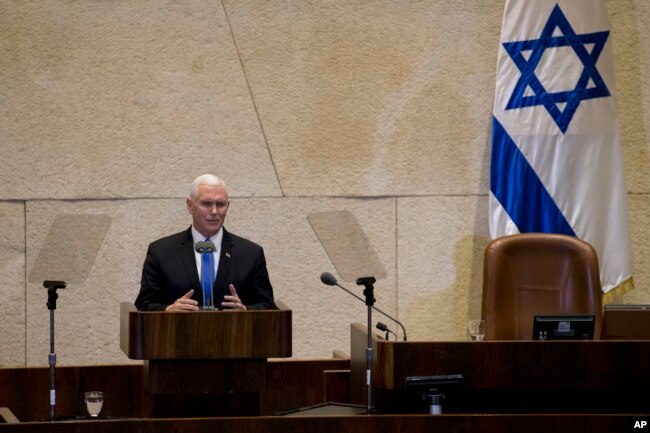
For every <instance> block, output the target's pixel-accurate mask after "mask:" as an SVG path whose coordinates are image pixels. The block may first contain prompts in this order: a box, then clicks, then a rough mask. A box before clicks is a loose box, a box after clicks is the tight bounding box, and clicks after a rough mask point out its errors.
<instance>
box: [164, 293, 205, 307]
mask: <svg viewBox="0 0 650 433" xmlns="http://www.w3.org/2000/svg"><path fill="white" fill-rule="evenodd" d="M193 294H194V289H192V290H190V291H189V292H187V293H186V294H184V295H183V296H181V297H180V298H178V299H177V300H176V302H174V303H173V304H171V305H168V306H167V308H165V311H198V310H199V303H198V302H197V301H195V300H194V299H190V298H191V297H192V295H193Z"/></svg>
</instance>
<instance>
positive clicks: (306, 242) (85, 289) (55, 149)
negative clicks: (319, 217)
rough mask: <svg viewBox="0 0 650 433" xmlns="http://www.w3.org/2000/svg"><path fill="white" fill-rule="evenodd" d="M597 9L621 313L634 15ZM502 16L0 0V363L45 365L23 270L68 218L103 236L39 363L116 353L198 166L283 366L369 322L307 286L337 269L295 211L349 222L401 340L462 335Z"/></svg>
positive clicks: (81, 361) (391, 8)
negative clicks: (286, 359)
mask: <svg viewBox="0 0 650 433" xmlns="http://www.w3.org/2000/svg"><path fill="white" fill-rule="evenodd" d="M606 4H607V8H608V11H609V15H610V21H611V28H612V34H611V37H612V39H611V43H612V44H613V52H614V56H615V58H614V62H615V63H614V64H615V74H616V88H615V91H616V96H617V100H618V104H619V109H620V117H621V127H622V136H623V145H624V155H625V170H626V173H625V174H626V179H627V187H628V196H629V203H630V214H631V227H632V249H633V258H634V264H633V266H634V278H635V281H636V288H635V289H633V290H631V291H630V292H628V293H626V294H625V295H623V296H622V297H621V298H620V299H619V301H620V302H626V303H650V271H649V270H648V269H649V265H650V255H649V254H648V245H649V241H650V230H649V227H650V170H648V168H649V167H650V161H649V156H648V153H649V148H650V139H649V137H648V128H649V127H650V60H648V59H650V27H649V26H648V25H647V23H648V22H650V2H648V1H647V0H608V1H607V2H606ZM503 6H504V0H489V1H488V0H454V1H449V0H425V1H395V0H374V1H358V0H353V1H350V0H313V1H312V0H307V1H302V0H301V1H284V0H263V1H262V0H222V1H216V0H212V1H210V0H176V1H171V0H167V1H160V0H128V1H126V0H114V1H110V2H107V1H99V0H87V1H83V2H74V1H68V0H48V1H44V0H22V1H20V2H16V1H5V2H1V3H0V110H1V112H2V114H1V116H0V153H1V157H2V161H3V165H4V167H5V169H4V170H1V171H0V219H1V220H2V224H1V225H0V280H1V281H2V284H0V298H1V299H2V302H0V317H1V319H0V366H38V365H47V359H48V356H47V354H48V353H49V329H50V328H49V311H48V309H47V307H46V305H45V304H46V301H47V293H46V290H45V289H44V288H43V287H42V285H41V284H40V283H39V282H33V281H30V280H29V274H30V272H31V271H32V266H33V264H34V262H35V261H36V257H37V256H38V253H39V251H40V249H41V246H42V245H43V242H44V241H45V239H46V236H47V233H48V231H49V229H50V227H51V225H52V223H53V221H54V220H55V218H56V217H57V216H59V215H64V214H105V215H108V216H109V217H110V218H111V224H110V226H109V228H108V231H107V233H106V236H105V239H104V242H103V244H102V245H101V248H100V250H99V252H98V254H97V257H96V259H95V262H94V265H93V266H92V268H91V269H90V270H89V272H88V275H87V278H86V279H85V281H83V282H80V283H76V284H69V285H68V287H67V288H66V289H64V290H60V291H59V299H58V303H57V309H56V311H55V316H56V321H55V324H56V325H55V333H56V353H57V358H58V359H57V364H58V365H86V364H105V363H129V362H136V361H132V360H129V359H128V358H127V357H126V356H125V355H124V354H123V353H122V351H121V350H120V348H119V304H120V302H124V301H133V300H134V299H135V297H136V295H137V293H138V289H139V280H140V272H141V266H142V262H143V260H144V255H145V252H146V248H147V245H148V243H149V242H151V241H152V240H154V239H156V238H158V237H161V236H163V235H167V234H171V233H174V232H177V231H180V230H183V229H185V228H186V227H188V225H189V224H190V218H189V215H188V214H187V212H186V210H185V204H184V198H185V197H186V195H187V191H188V186H189V184H190V182H191V181H192V180H193V179H194V178H195V177H196V176H197V175H199V174H202V173H205V172H212V173H215V174H218V175H220V176H221V177H223V178H224V179H225V180H226V181H227V183H228V185H229V187H230V192H231V199H232V203H231V208H230V213H229V216H228V220H227V222H226V227H227V228H228V229H229V230H231V231H232V232H234V233H237V234H240V235H242V236H245V237H248V238H249V239H252V240H254V241H256V242H258V243H260V244H261V245H263V246H264V248H265V252H266V256H267V260H268V267H269V271H270V274H271V280H272V282H273V284H274V287H275V295H276V298H277V299H280V300H282V301H284V303H285V304H287V305H289V306H290V307H291V308H292V310H293V318H294V329H293V349H294V350H293V351H294V357H296V358H320V357H329V356H331V355H332V351H333V350H341V351H343V352H347V353H349V350H350V347H349V325H350V323H351V322H365V320H366V309H365V306H364V304H363V303H361V302H359V301H358V300H356V299H354V298H353V297H351V296H350V295H348V294H347V293H345V292H343V291H342V290H340V289H338V288H335V287H328V286H325V285H323V284H322V283H321V282H320V280H319V276H320V273H321V272H323V271H329V272H332V273H334V274H335V275H337V276H339V275H338V274H337V273H336V269H335V267H334V265H333V264H332V262H331V261H330V258H329V256H328V255H327V253H326V251H325V250H324V249H323V247H322V246H321V244H320V242H319V240H318V238H317V237H316V235H315V233H314V231H313V229H312V227H311V225H310V224H309V221H308V220H307V216H308V215H309V214H310V213H312V212H322V211H340V210H347V211H350V212H351V213H352V214H353V215H354V216H355V218H356V219H357V220H358V222H359V224H360V226H361V227H362V228H363V230H364V232H365V233H366V235H367V237H368V239H369V241H370V242H371V244H372V246H373V247H374V249H375V251H376V252H377V255H378V257H379V258H380V260H381V262H382V263H383V265H384V267H385V269H386V271H387V277H386V278H384V279H381V280H379V281H378V282H377V283H376V285H375V290H376V298H377V306H378V307H379V308H381V309H383V310H384V311H386V312H389V313H390V314H393V315H395V316H397V317H398V318H399V319H400V320H401V321H402V322H403V323H404V325H405V326H406V328H407V330H408V334H409V339H411V340H462V339H464V338H465V323H466V321H467V319H468V318H470V317H477V316H478V315H480V298H481V280H482V266H483V258H482V254H483V250H484V248H485V245H486V244H487V242H488V220H487V197H488V195H487V194H488V169H489V159H490V145H489V134H490V130H489V127H490V115H491V110H492V102H493V94H494V83H495V68H496V57H497V52H498V44H499V36H500V27H501V19H502V12H503ZM342 283H343V284H344V285H346V286H347V287H348V288H350V289H351V290H359V294H360V295H361V291H360V289H359V288H358V286H356V285H355V284H354V282H345V281H342ZM378 318H380V317H378ZM387 323H390V322H388V321H387Z"/></svg>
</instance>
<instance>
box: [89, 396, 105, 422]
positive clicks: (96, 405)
mask: <svg viewBox="0 0 650 433" xmlns="http://www.w3.org/2000/svg"><path fill="white" fill-rule="evenodd" d="M103 404H104V393H103V392H102V391H88V392H87V393H86V409H87V410H88V414H89V415H90V416H92V417H96V416H99V412H101V411H102V405H103Z"/></svg>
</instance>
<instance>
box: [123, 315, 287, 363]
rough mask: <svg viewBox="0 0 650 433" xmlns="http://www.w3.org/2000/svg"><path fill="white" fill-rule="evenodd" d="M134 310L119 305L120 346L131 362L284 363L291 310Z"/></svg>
mask: <svg viewBox="0 0 650 433" xmlns="http://www.w3.org/2000/svg"><path fill="white" fill-rule="evenodd" d="M278 306H280V307H282V308H280V309H278V310H251V311H202V312H191V313H169V312H161V311H137V310H136V309H135V307H134V306H133V304H131V303H128V302H123V303H122V304H121V305H120V347H121V348H122V351H124V353H125V354H126V355H127V356H128V357H129V358H131V359H227V358H285V357H290V356H291V338H292V334H291V310H289V309H286V307H284V305H283V304H281V303H278Z"/></svg>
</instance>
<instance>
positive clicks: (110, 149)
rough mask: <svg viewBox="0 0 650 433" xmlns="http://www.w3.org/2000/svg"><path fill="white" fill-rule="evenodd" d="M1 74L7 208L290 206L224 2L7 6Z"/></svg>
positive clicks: (0, 133)
mask: <svg viewBox="0 0 650 433" xmlns="http://www.w3.org/2000/svg"><path fill="white" fill-rule="evenodd" d="M0 71H2V73H1V77H2V79H1V80H0V110H2V116H0V146H1V149H2V152H3V156H4V157H5V158H7V159H8V160H11V161H12V170H10V171H6V170H5V171H3V172H2V173H0V185H2V186H1V187H0V198H9V199H12V198H27V199H30V198H32V199H35V198H45V199H50V198H55V199H56V198H115V197H119V198H124V197H135V198H140V197H184V196H185V193H186V192H185V188H184V185H186V184H187V183H188V182H187V179H193V178H194V177H196V176H197V175H199V174H202V173H203V172H216V173H218V174H220V175H221V176H223V177H224V178H225V179H231V186H232V187H234V189H235V190H236V191H237V192H238V195H240V196H277V195H280V194H281V192H280V189H279V185H278V181H277V179H276V177H275V173H274V170H273V165H272V162H271V159H270V155H269V152H268V149H267V147H266V144H265V141H264V137H263V133H262V130H261V128H260V125H259V121H258V119H257V115H256V112H255V107H254V105H253V101H252V99H251V96H250V92H249V90H248V86H247V83H246V79H245V77H244V74H243V71H242V68H241V63H240V60H239V58H238V55H237V51H236V49H235V46H234V43H233V38H232V35H231V33H230V30H229V27H228V22H227V20H226V16H225V14H224V11H223V8H222V6H221V3H220V2H205V1H201V0H184V1H181V2H160V1H156V0H138V1H124V0H118V1H108V2H107V1H84V2H70V1H65V0H53V1H47V2H46V1H34V0H33V1H20V2H2V3H1V4H0ZM35 173H38V176H34V174H35Z"/></svg>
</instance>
